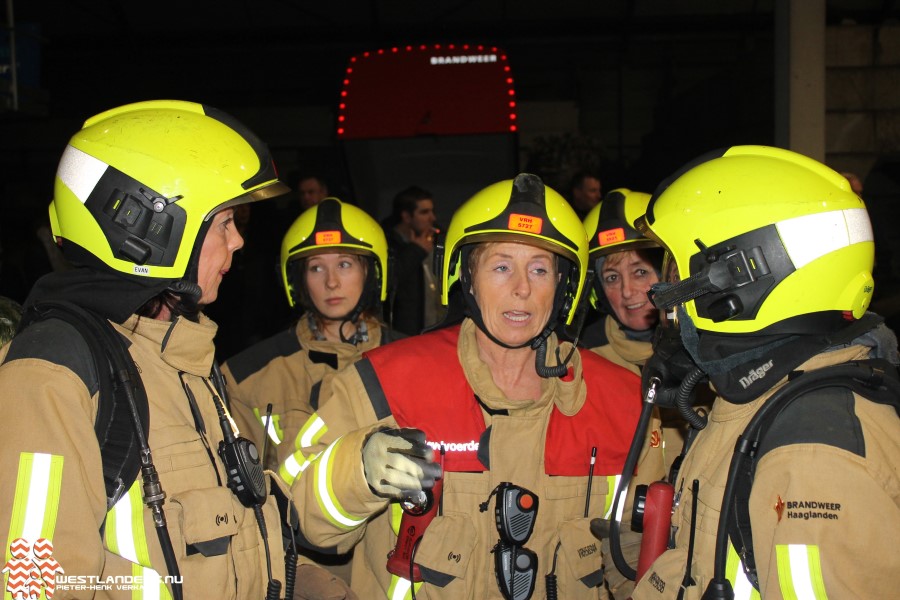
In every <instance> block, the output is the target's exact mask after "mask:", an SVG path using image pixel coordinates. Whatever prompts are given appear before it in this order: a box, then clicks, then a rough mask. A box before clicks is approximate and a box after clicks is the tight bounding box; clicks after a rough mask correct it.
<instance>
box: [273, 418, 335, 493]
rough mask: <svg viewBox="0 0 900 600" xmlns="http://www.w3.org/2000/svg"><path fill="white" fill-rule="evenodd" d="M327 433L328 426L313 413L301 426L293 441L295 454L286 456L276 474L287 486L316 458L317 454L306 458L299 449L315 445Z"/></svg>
mask: <svg viewBox="0 0 900 600" xmlns="http://www.w3.org/2000/svg"><path fill="white" fill-rule="evenodd" d="M327 431H328V426H327V425H325V421H323V420H322V419H321V418H320V417H319V416H318V415H317V414H315V413H313V414H312V415H311V416H310V417H309V419H307V421H306V423H304V424H303V427H302V428H301V429H300V432H299V433H298V434H297V438H296V439H295V440H294V446H295V447H296V448H297V450H296V452H294V453H293V454H291V455H290V456H288V457H287V459H285V461H284V462H283V463H282V464H281V465H280V466H279V467H278V474H279V475H281V478H282V479H283V480H284V481H285V482H286V483H287V484H288V485H291V484H292V483H294V480H295V479H297V476H298V475H300V473H302V472H303V471H304V470H305V469H306V467H308V466H309V464H310V463H311V462H312V461H314V460H315V459H316V457H317V456H318V454H311V455H309V456H306V455H305V454H304V453H303V452H302V450H301V448H307V447H309V446H312V445H313V444H315V443H317V442H318V441H319V440H320V439H322V436H323V435H325V433H326V432H327Z"/></svg>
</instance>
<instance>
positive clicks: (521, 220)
mask: <svg viewBox="0 0 900 600" xmlns="http://www.w3.org/2000/svg"><path fill="white" fill-rule="evenodd" d="M543 227H544V220H543V219H542V218H540V217H533V216H531V215H519V214H516V213H512V214H511V215H509V223H508V224H507V226H506V228H507V229H510V230H511V231H526V232H528V233H540V232H541V229H543Z"/></svg>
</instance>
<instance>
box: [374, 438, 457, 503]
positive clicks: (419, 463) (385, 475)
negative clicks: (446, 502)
mask: <svg viewBox="0 0 900 600" xmlns="http://www.w3.org/2000/svg"><path fill="white" fill-rule="evenodd" d="M362 455H363V468H364V469H365V472H366V481H368V482H369V487H371V488H372V491H374V492H375V493H376V494H378V495H379V496H382V497H384V498H394V499H398V500H410V499H415V498H417V497H418V496H419V495H420V494H419V493H420V492H421V490H427V489H431V488H432V487H434V480H435V479H437V478H439V477H440V476H441V467H440V465H438V464H436V463H434V462H432V460H433V458H434V450H432V449H431V448H429V447H428V445H427V444H426V443H425V433H424V432H423V431H420V430H418V429H410V428H407V429H383V430H381V431H376V432H375V433H372V434H371V435H369V437H368V438H367V439H366V442H365V444H363V450H362Z"/></svg>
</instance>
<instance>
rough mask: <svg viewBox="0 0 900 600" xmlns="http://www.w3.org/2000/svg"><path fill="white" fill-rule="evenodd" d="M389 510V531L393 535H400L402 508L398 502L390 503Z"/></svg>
mask: <svg viewBox="0 0 900 600" xmlns="http://www.w3.org/2000/svg"><path fill="white" fill-rule="evenodd" d="M389 506H390V510H391V531H393V532H394V535H400V521H401V519H403V507H402V506H401V505H400V503H399V502H391V503H390V505H389Z"/></svg>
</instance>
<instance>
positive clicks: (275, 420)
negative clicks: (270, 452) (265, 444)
mask: <svg viewBox="0 0 900 600" xmlns="http://www.w3.org/2000/svg"><path fill="white" fill-rule="evenodd" d="M253 414H254V415H256V420H257V421H259V426H260V427H262V428H263V429H265V430H266V433H267V434H268V435H269V439H270V440H272V443H273V444H275V445H276V446H277V445H278V444H280V443H281V441H282V440H283V439H284V431H283V430H282V429H281V415H275V414H273V415H272V419H271V422H270V423H269V426H268V427H266V418H267V417H266V415H264V414H261V413H260V412H259V408H257V407H254V408H253Z"/></svg>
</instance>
